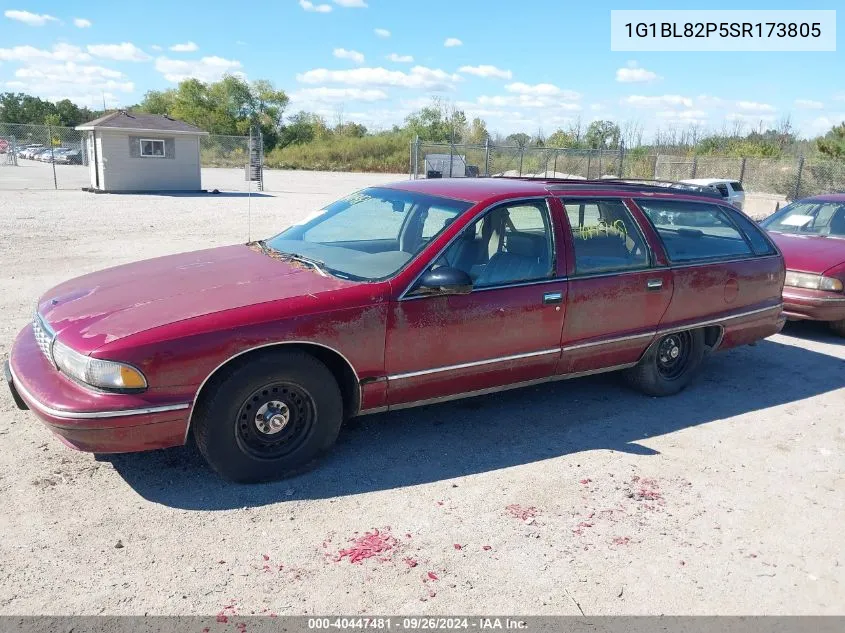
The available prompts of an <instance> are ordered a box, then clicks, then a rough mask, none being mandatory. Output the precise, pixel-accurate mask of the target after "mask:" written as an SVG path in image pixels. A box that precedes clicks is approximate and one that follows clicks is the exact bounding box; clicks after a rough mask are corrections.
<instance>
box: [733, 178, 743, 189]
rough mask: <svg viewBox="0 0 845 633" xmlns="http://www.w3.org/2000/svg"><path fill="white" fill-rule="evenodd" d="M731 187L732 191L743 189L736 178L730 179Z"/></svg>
mask: <svg viewBox="0 0 845 633" xmlns="http://www.w3.org/2000/svg"><path fill="white" fill-rule="evenodd" d="M731 189H733V190H734V191H745V190H744V189H743V188H742V183H741V182H739V181H737V180H732V181H731Z"/></svg>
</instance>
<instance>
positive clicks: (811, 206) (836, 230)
mask: <svg viewBox="0 0 845 633" xmlns="http://www.w3.org/2000/svg"><path fill="white" fill-rule="evenodd" d="M762 224H763V226H764V227H765V228H767V229H768V230H770V231H777V232H779V233H800V234H804V235H828V236H830V237H845V203H842V202H812V201H809V200H804V201H801V202H793V203H792V204H788V205H786V206H785V207H784V208H783V209H781V210H780V211H778V212H777V213H775V214H774V215H772V216H771V217H769V218H767V219H766V220H764V221H763V222H762Z"/></svg>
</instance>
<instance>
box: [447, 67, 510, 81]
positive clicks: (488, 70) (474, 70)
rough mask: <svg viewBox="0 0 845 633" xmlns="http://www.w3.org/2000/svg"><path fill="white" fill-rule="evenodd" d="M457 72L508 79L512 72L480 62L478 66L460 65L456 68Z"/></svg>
mask: <svg viewBox="0 0 845 633" xmlns="http://www.w3.org/2000/svg"><path fill="white" fill-rule="evenodd" d="M458 72H459V73H466V74H467V75H475V76H476V77H485V78H489V77H495V78H497V79H510V78H511V77H513V73H512V72H511V71H509V70H502V69H501V68H496V67H495V66H490V65H488V64H482V65H480V66H461V67H460V68H459V69H458Z"/></svg>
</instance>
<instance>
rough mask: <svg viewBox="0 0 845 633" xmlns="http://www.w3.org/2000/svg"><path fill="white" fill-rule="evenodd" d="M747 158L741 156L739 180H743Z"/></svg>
mask: <svg viewBox="0 0 845 633" xmlns="http://www.w3.org/2000/svg"><path fill="white" fill-rule="evenodd" d="M747 160H748V159H747V158H746V157H745V156H743V157H742V166H741V167H740V168H739V182H742V181H743V180H745V161H747Z"/></svg>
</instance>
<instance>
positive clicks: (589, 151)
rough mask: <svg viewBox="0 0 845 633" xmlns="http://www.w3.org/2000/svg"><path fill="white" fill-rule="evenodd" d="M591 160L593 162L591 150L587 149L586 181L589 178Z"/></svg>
mask: <svg viewBox="0 0 845 633" xmlns="http://www.w3.org/2000/svg"><path fill="white" fill-rule="evenodd" d="M592 160H593V150H591V149H588V150H587V179H588V180H589V178H590V163H591V162H592Z"/></svg>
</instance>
